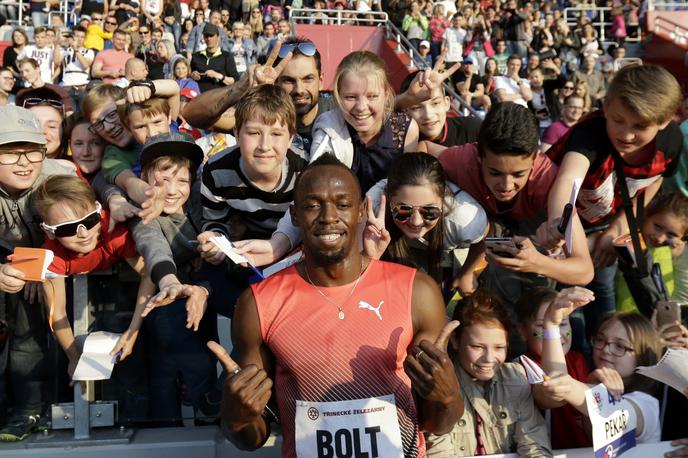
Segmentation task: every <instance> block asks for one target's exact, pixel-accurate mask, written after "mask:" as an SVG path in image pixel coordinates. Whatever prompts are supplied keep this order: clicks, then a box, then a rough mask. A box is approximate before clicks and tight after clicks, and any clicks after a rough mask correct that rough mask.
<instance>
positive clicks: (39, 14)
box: [31, 11, 48, 28]
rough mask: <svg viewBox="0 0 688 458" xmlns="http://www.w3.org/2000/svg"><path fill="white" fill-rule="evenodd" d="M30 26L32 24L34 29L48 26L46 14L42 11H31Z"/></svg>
mask: <svg viewBox="0 0 688 458" xmlns="http://www.w3.org/2000/svg"><path fill="white" fill-rule="evenodd" d="M31 24H33V26H34V28H35V27H42V26H44V25H48V13H44V12H43V11H32V12H31Z"/></svg>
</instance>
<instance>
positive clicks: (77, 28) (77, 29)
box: [72, 25, 86, 33]
mask: <svg viewBox="0 0 688 458" xmlns="http://www.w3.org/2000/svg"><path fill="white" fill-rule="evenodd" d="M72 32H84V33H86V27H84V26H83V25H75V26H74V28H73V29H72Z"/></svg>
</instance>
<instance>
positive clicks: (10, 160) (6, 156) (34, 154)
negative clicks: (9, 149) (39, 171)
mask: <svg viewBox="0 0 688 458" xmlns="http://www.w3.org/2000/svg"><path fill="white" fill-rule="evenodd" d="M45 152H46V149H45V148H39V149H32V150H28V151H17V152H16V153H0V165H14V164H16V163H18V162H19V159H21V157H22V156H24V157H25V158H26V160H27V161H29V162H31V163H32V164H36V163H38V162H43V159H45Z"/></svg>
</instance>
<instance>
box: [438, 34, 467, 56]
mask: <svg viewBox="0 0 688 458" xmlns="http://www.w3.org/2000/svg"><path fill="white" fill-rule="evenodd" d="M466 34H467V32H466V31H465V30H464V29H455V28H453V27H449V28H447V29H445V31H444V33H443V34H442V39H444V41H446V42H447V57H446V58H445V61H447V62H459V61H462V60H463V42H464V41H465V40H466Z"/></svg>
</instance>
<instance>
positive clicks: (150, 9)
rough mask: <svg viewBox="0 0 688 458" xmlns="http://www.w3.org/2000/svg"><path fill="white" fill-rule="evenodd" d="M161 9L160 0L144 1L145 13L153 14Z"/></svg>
mask: <svg viewBox="0 0 688 458" xmlns="http://www.w3.org/2000/svg"><path fill="white" fill-rule="evenodd" d="M161 9H162V2H161V1H160V0H147V1H146V13H148V14H150V15H151V16H155V15H156V14H158V13H159V12H160V10H161Z"/></svg>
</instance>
